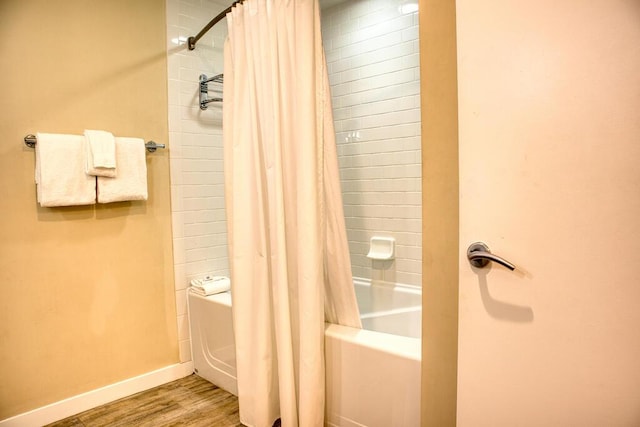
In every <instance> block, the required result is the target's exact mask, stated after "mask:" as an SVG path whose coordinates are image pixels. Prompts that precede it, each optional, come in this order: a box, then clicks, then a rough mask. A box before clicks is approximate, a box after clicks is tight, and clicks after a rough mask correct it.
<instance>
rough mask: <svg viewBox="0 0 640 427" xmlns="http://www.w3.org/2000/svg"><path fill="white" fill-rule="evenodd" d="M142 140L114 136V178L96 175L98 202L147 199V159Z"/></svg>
mask: <svg viewBox="0 0 640 427" xmlns="http://www.w3.org/2000/svg"><path fill="white" fill-rule="evenodd" d="M145 152H146V151H145V146H144V140H142V139H140V138H124V137H116V163H117V164H118V174H117V176H116V177H115V178H107V177H103V176H99V177H98V203H111V202H122V201H125V200H147V198H148V195H147V159H146V156H145Z"/></svg>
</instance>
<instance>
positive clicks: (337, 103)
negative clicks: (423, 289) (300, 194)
mask: <svg viewBox="0 0 640 427" xmlns="http://www.w3.org/2000/svg"><path fill="white" fill-rule="evenodd" d="M407 3H408V2H407V1H400V0H360V1H345V2H343V3H341V4H338V5H336V6H333V7H330V8H328V9H324V10H323V11H322V38H323V42H324V48H325V53H326V57H327V63H328V69H329V79H330V83H331V92H332V97H333V111H334V116H333V118H334V121H335V127H336V133H337V135H336V136H337V139H336V142H337V144H338V160H339V162H340V177H341V181H342V192H343V201H344V205H345V217H346V224H347V234H348V239H349V248H350V253H351V264H352V268H353V275H354V276H357V277H364V278H367V279H373V280H375V281H386V282H390V283H403V284H409V285H416V286H420V285H421V277H422V274H421V272H422V269H421V264H422V262H421V260H422V249H421V229H422V217H421V209H422V208H421V159H420V69H419V57H418V54H419V46H418V14H417V12H412V13H408V14H403V13H401V11H400V6H401V4H407ZM374 235H380V236H389V237H394V238H395V239H396V259H395V260H394V261H372V260H370V259H369V258H367V257H366V255H367V253H368V251H369V241H370V238H371V236H374Z"/></svg>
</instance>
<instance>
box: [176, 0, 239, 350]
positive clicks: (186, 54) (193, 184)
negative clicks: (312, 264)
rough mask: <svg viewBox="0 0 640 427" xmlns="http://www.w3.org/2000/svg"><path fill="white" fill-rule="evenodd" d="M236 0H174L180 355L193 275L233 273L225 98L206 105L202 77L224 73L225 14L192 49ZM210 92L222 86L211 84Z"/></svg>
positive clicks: (185, 340) (186, 333)
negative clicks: (191, 44)
mask: <svg viewBox="0 0 640 427" xmlns="http://www.w3.org/2000/svg"><path fill="white" fill-rule="evenodd" d="M229 4H231V0H215V1H214V0H167V54H168V70H167V74H168V79H169V81H168V91H169V147H170V158H171V206H172V212H173V253H174V269H175V286H176V305H177V306H176V311H177V316H178V317H177V319H176V320H177V322H178V337H179V340H180V343H179V351H180V361H181V362H186V361H189V360H191V345H190V338H189V323H188V322H189V319H188V316H187V315H186V314H187V301H186V300H187V299H186V289H187V287H188V285H189V281H190V280H191V279H193V278H197V277H202V276H204V275H206V274H215V275H226V276H228V275H229V267H228V258H227V235H226V220H225V212H224V181H223V169H222V161H223V160H222V104H220V103H210V104H209V108H208V109H207V110H206V111H202V110H200V108H199V105H198V90H199V80H198V79H199V76H200V74H206V75H207V76H209V77H211V76H213V75H215V74H219V73H222V71H223V69H222V67H223V46H224V39H225V37H226V35H227V27H226V22H225V21H224V20H223V21H222V22H220V23H219V24H217V25H216V26H215V27H214V28H213V29H211V31H209V32H208V33H207V34H206V35H205V36H204V37H203V38H202V39H201V40H200V41H199V42H198V44H197V48H196V49H195V50H192V51H190V50H188V48H187V45H186V40H187V38H188V37H189V36H193V35H195V34H197V33H198V31H200V30H201V29H202V28H203V27H204V26H205V25H206V24H207V23H208V22H209V21H210V20H211V19H212V18H213V17H214V16H216V15H217V14H218V13H220V12H221V11H223V10H224V9H226V8H227V7H228V6H229ZM210 88H211V93H210V96H211V97H214V96H215V95H216V92H215V91H216V90H219V91H221V90H222V88H221V85H216V84H211V85H210Z"/></svg>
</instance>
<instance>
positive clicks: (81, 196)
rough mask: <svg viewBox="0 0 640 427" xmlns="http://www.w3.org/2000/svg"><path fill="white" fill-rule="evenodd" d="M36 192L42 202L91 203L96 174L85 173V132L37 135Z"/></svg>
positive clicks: (93, 195)
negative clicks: (83, 133)
mask: <svg viewBox="0 0 640 427" xmlns="http://www.w3.org/2000/svg"><path fill="white" fill-rule="evenodd" d="M36 137H37V139H38V142H37V143H36V176H35V179H36V184H37V185H36V190H37V191H36V192H37V197H38V202H39V203H40V206H45V207H52V206H74V205H91V204H94V203H95V202H96V178H95V177H93V176H88V175H87V174H85V173H84V152H83V146H84V136H81V135H63V134H50V133H38V134H37V135H36Z"/></svg>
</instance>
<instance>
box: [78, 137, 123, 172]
mask: <svg viewBox="0 0 640 427" xmlns="http://www.w3.org/2000/svg"><path fill="white" fill-rule="evenodd" d="M84 137H85V138H86V144H85V153H86V154H85V155H86V166H85V172H86V174H87V175H93V176H107V177H110V178H115V176H116V141H115V138H114V137H113V134H111V132H107V131H104V130H85V131H84Z"/></svg>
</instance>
